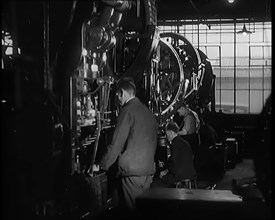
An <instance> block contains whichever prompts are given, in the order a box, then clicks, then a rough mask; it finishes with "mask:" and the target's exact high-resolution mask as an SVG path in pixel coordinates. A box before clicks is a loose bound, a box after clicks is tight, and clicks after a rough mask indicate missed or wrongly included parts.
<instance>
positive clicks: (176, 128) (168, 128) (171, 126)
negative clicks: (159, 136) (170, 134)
mask: <svg viewBox="0 0 275 220" xmlns="http://www.w3.org/2000/svg"><path fill="white" fill-rule="evenodd" d="M165 130H166V131H174V132H175V133H178V131H179V126H178V125H177V123H176V122H173V121H170V122H169V123H168V124H167V125H166V127H165Z"/></svg>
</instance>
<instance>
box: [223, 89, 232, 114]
mask: <svg viewBox="0 0 275 220" xmlns="http://www.w3.org/2000/svg"><path fill="white" fill-rule="evenodd" d="M221 99H222V103H221V105H222V108H221V109H222V111H223V112H225V113H233V112H234V91H233V90H222V91H221Z"/></svg>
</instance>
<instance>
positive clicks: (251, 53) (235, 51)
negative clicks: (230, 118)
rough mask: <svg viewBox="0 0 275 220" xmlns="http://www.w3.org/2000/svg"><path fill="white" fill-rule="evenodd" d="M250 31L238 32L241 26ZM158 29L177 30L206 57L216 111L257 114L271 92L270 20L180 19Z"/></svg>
mask: <svg viewBox="0 0 275 220" xmlns="http://www.w3.org/2000/svg"><path fill="white" fill-rule="evenodd" d="M244 24H245V25H246V28H247V29H248V30H249V31H251V32H252V33H251V34H248V35H246V36H244V35H242V34H238V33H237V32H238V31H240V30H242V28H243V25H244ZM159 28H160V32H177V33H179V34H182V35H183V36H184V37H186V38H187V39H188V40H189V41H190V42H191V43H192V44H193V45H194V46H195V47H197V48H199V49H200V50H201V51H203V52H204V53H205V54H206V55H207V57H208V58H209V60H210V62H211V65H212V68H213V72H214V74H215V75H216V84H215V89H216V91H215V96H216V97H215V100H216V103H215V106H216V111H222V112H224V113H238V114H242V113H244V114H257V113H260V112H261V110H262V108H263V106H264V104H265V101H266V99H267V98H268V97H269V95H270V94H271V89H272V88H271V44H272V42H271V41H272V40H271V22H256V21H251V20H243V19H242V20H230V19H227V20H223V19H219V20H205V21H203V22H201V21H198V20H182V21H175V22H174V23H173V21H169V22H167V21H166V22H161V24H160V25H159Z"/></svg>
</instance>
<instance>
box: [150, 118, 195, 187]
mask: <svg viewBox="0 0 275 220" xmlns="http://www.w3.org/2000/svg"><path fill="white" fill-rule="evenodd" d="M178 130H179V127H178V125H177V124H176V123H175V122H170V123H168V125H167V126H166V129H165V131H166V136H167V139H168V141H169V142H170V143H171V145H170V152H171V155H170V157H169V159H168V161H167V164H166V169H165V170H163V171H161V172H160V175H159V178H155V179H154V181H153V182H152V184H151V188H153V187H175V184H176V182H178V181H181V180H185V179H193V178H194V177H195V176H196V170H195V168H194V163H193V159H194V155H193V152H192V150H191V147H190V145H189V143H188V142H187V141H185V140H184V139H183V138H181V137H180V136H178Z"/></svg>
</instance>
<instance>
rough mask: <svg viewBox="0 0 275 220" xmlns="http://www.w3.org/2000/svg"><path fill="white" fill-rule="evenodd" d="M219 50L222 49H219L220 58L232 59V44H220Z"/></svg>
mask: <svg viewBox="0 0 275 220" xmlns="http://www.w3.org/2000/svg"><path fill="white" fill-rule="evenodd" d="M221 48H222V49H221V56H222V57H234V46H233V44H228V43H227V44H226V43H222V46H221ZM232 60H233V59H232ZM232 64H233V62H232Z"/></svg>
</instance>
